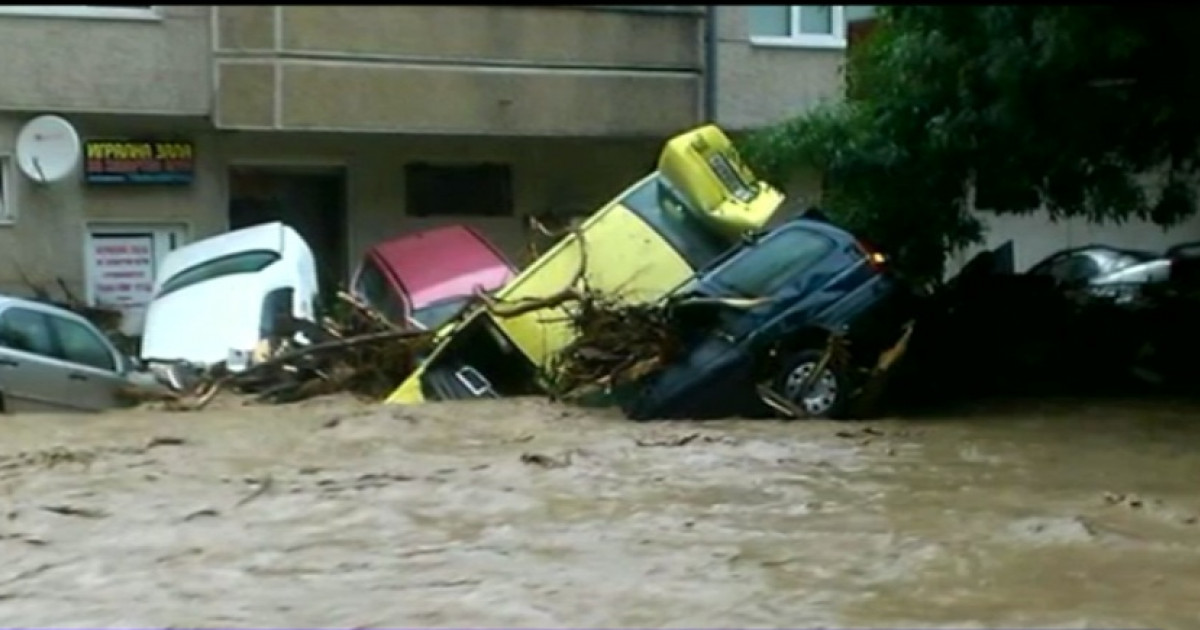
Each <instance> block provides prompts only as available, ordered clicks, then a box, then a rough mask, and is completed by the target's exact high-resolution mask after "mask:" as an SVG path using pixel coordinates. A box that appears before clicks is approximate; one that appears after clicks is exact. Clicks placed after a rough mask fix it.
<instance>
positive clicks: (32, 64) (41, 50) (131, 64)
mask: <svg viewBox="0 0 1200 630" xmlns="http://www.w3.org/2000/svg"><path fill="white" fill-rule="evenodd" d="M33 8H34V7H0V59H3V60H4V68H3V71H2V72H0V110H26V111H36V110H50V111H56V112H111V113H143V114H174V115H201V114H204V113H206V112H207V111H208V110H209V105H210V103H209V101H210V95H211V92H212V81H211V76H212V73H211V70H210V69H211V62H210V60H209V54H210V44H209V23H210V19H209V15H210V14H209V8H208V7H207V6H162V7H158V8H157V10H158V11H159V12H160V13H161V19H141V20H138V19H95V18H83V17H67V16H59V17H38V16H33V15H25V14H18V15H13V14H12V12H13V10H15V9H33ZM45 8H48V9H56V8H57V9H64V8H69V7H53V6H47V7H45Z"/></svg>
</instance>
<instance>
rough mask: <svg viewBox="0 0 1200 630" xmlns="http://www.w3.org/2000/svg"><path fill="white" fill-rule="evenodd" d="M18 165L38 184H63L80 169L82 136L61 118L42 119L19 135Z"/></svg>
mask: <svg viewBox="0 0 1200 630" xmlns="http://www.w3.org/2000/svg"><path fill="white" fill-rule="evenodd" d="M16 150H17V166H19V167H20V168H21V172H22V173H25V176H26V177H28V178H29V179H32V180H33V181H35V182H38V183H41V184H48V183H51V182H57V181H62V180H63V179H65V178H66V177H67V176H68V175H70V174H71V173H72V172H74V171H75V168H76V167H77V166H79V159H80V150H79V134H77V133H75V128H74V127H72V126H71V123H69V122H67V121H66V120H65V119H64V118H62V117H60V116H49V115H47V116H38V117H37V118H34V119H33V120H31V121H29V122H27V123H25V126H24V127H22V128H21V132H20V133H19V134H17V147H16Z"/></svg>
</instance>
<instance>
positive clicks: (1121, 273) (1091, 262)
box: [1027, 245, 1171, 302]
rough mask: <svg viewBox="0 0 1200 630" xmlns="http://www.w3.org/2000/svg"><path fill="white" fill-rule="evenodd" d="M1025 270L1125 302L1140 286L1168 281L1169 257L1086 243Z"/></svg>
mask: <svg viewBox="0 0 1200 630" xmlns="http://www.w3.org/2000/svg"><path fill="white" fill-rule="evenodd" d="M1027 273H1029V274H1030V275H1035V276H1039V275H1040V276H1048V277H1050V278H1053V279H1054V280H1055V281H1056V282H1057V283H1058V284H1059V286H1060V287H1062V288H1064V289H1067V290H1071V291H1082V292H1084V293H1085V294H1088V295H1092V296H1096V297H1106V298H1111V299H1115V300H1117V301H1121V302H1125V301H1129V300H1132V299H1134V298H1136V297H1137V296H1138V295H1139V293H1140V291H1141V288H1142V286H1143V285H1146V284H1152V283H1159V282H1165V281H1167V280H1168V279H1169V278H1170V275H1171V260H1170V259H1169V258H1168V257H1166V256H1163V255H1162V254H1155V253H1153V252H1147V251H1141V250H1136V249H1121V248H1116V247H1109V246H1107V245H1086V246H1083V247H1075V248H1071V249H1066V250H1063V251H1060V252H1058V253H1055V254H1052V255H1051V256H1049V257H1047V258H1045V259H1044V260H1042V261H1041V262H1039V263H1037V264H1035V265H1034V266H1033V267H1031V268H1030V269H1029V271H1028V272H1027Z"/></svg>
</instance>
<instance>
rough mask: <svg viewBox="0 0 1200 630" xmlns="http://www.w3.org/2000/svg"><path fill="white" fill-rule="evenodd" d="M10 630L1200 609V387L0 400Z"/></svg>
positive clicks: (975, 619)
mask: <svg viewBox="0 0 1200 630" xmlns="http://www.w3.org/2000/svg"><path fill="white" fill-rule="evenodd" d="M0 432H2V433H0V435H2V436H3V438H2V439H0V554H2V556H3V558H4V562H3V563H0V625H3V626H9V627H12V626H18V625H20V626H41V627H47V626H56V627H71V626H75V627H98V626H109V627H112V626H122V627H167V626H175V627H186V626H193V627H194V626H224V627H231V626H257V627H266V626H276V627H322V626H325V627H331V626H338V627H372V626H393V627H395V626H450V625H453V626H458V627H472V626H475V627H478V626H510V627H511V626H539V627H572V626H574V627H616V626H642V627H662V626H675V627H684V626H686V627H702V626H709V627H712V626H719V627H735V626H742V627H748V626H750V627H753V626H758V627H764V626H765V627H793V628H795V627H806V626H808V627H812V626H835V627H838V626H854V627H863V626H876V627H880V626H882V627H901V626H908V627H914V626H921V627H949V626H955V627H959V628H982V627H1000V626H1004V627H1017V626H1021V627H1035V626H1036V627H1075V628H1099V627H1157V628H1179V629H1184V628H1189V629H1190V628H1197V627H1200V604H1197V602H1198V601H1200V525H1198V524H1197V516H1198V515H1200V492H1198V488H1197V485H1198V484H1200V407H1185V406H1180V405H1171V406H1168V405H1165V404H1156V405H1148V404H1146V403H1138V404H1134V403H1118V402H1104V403H1090V404H1089V403H1079V402H1037V403H1032V402H1031V403H1009V404H1007V405H1006V408H1004V409H996V408H992V409H991V410H990V411H987V412H983V411H975V412H971V413H964V414H962V415H959V416H956V417H953V418H949V417H947V418H936V419H928V418H926V419H917V420H914V419H908V420H884V421H877V422H870V423H850V424H836V423H824V422H793V423H782V422H752V421H724V422H715V423H703V424H700V423H695V424H692V423H669V424H645V425H642V424H634V423H630V422H628V421H625V420H622V419H621V418H619V417H618V416H617V415H615V414H614V413H609V412H602V413H597V412H588V411H583V410H578V409H566V408H561V407H556V406H554V405H551V404H549V403H545V402H542V401H537V400H514V401H503V402H493V403H479V404H473V403H470V404H469V403H464V404H443V405H430V406H425V407H411V408H404V407H381V406H370V405H363V404H358V403H352V402H346V401H336V400H327V401H317V402H313V403H309V404H304V405H299V406H292V407H240V406H236V405H234V404H233V403H229V404H226V405H225V406H224V407H222V408H219V409H212V410H208V411H204V412H198V413H192V414H183V413H174V414H172V413H156V412H150V411H139V412H132V413H129V412H126V413H119V414H117V413H114V414H107V415H101V416H92V417H82V416H70V417H68V416H63V417H59V416H32V415H31V416H23V417H22V416H15V417H6V418H3V419H0Z"/></svg>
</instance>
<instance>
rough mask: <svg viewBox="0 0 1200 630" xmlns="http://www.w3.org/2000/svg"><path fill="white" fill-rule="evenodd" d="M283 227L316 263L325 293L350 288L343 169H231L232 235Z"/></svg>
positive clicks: (344, 173) (235, 167)
mask: <svg viewBox="0 0 1200 630" xmlns="http://www.w3.org/2000/svg"><path fill="white" fill-rule="evenodd" d="M272 221H281V222H283V223H285V224H287V225H289V226H291V227H292V228H293V229H295V230H296V231H297V232H298V233H299V234H300V236H301V237H303V238H304V240H305V241H307V242H308V246H309V247H310V248H312V251H313V256H314V257H315V258H316V263H317V274H318V276H319V280H320V282H321V288H322V292H323V293H328V292H330V291H333V290H335V288H336V287H340V286H342V285H343V284H345V282H346V257H347V245H346V171H345V169H344V168H341V167H257V166H253V167H252V166H234V167H231V168H230V169H229V229H230V230H239V229H241V228H245V227H250V226H252V225H258V224H261V223H270V222H272Z"/></svg>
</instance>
